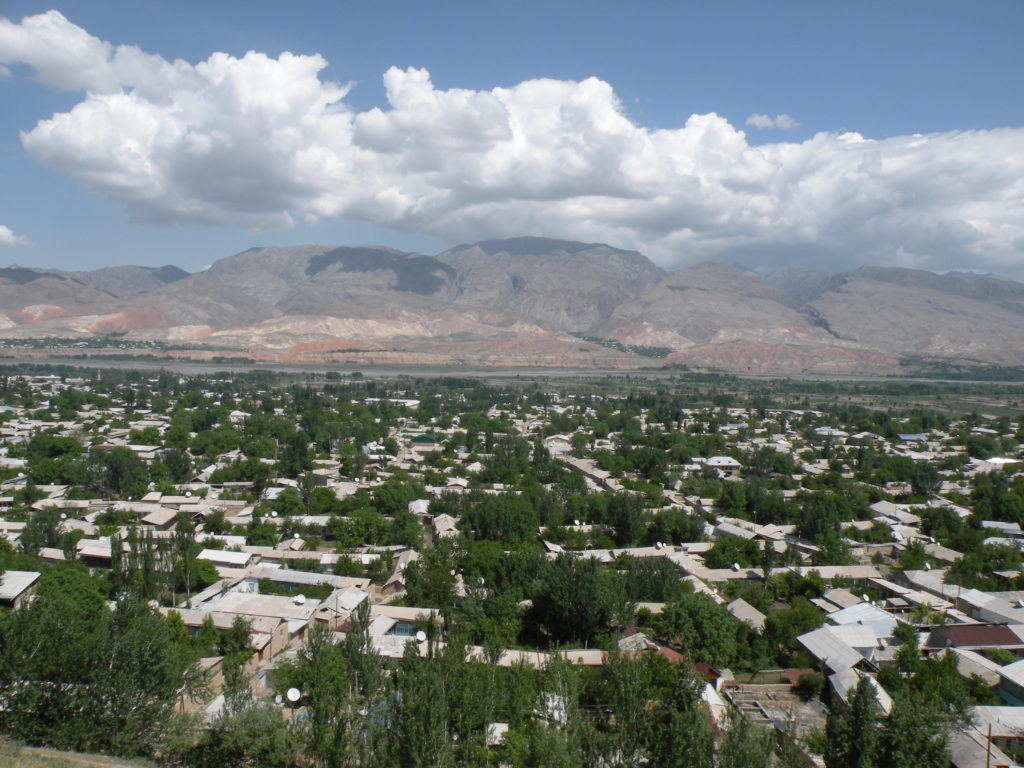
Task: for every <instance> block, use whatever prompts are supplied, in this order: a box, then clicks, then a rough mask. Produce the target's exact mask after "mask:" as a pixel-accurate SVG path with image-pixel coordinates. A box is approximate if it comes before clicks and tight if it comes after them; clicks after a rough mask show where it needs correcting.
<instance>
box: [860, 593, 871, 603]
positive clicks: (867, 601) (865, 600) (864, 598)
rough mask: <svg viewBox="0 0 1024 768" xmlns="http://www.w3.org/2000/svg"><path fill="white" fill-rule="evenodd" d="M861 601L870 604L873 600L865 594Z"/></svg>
mask: <svg viewBox="0 0 1024 768" xmlns="http://www.w3.org/2000/svg"><path fill="white" fill-rule="evenodd" d="M860 599H861V600H863V601H864V602H865V603H870V602H871V598H870V597H868V595H867V592H865V593H864V594H862V595H861V596H860Z"/></svg>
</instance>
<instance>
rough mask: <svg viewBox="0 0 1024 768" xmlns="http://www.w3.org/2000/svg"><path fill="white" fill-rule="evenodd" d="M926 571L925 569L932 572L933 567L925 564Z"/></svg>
mask: <svg viewBox="0 0 1024 768" xmlns="http://www.w3.org/2000/svg"><path fill="white" fill-rule="evenodd" d="M924 569H925V570H926V571H930V570H931V569H932V567H931V565H929V564H928V563H925V564H924Z"/></svg>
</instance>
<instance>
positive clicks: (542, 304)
mask: <svg viewBox="0 0 1024 768" xmlns="http://www.w3.org/2000/svg"><path fill="white" fill-rule="evenodd" d="M437 258H438V260H440V261H442V262H444V263H445V264H447V265H450V266H451V267H452V268H453V269H454V272H455V274H456V275H457V277H456V284H457V286H458V293H457V295H456V297H455V299H454V303H455V304H457V305H459V306H466V307H481V308H488V309H491V310H494V311H498V312H507V313H509V314H514V315H520V316H522V317H529V318H531V319H532V320H535V321H536V322H538V323H540V324H542V325H544V326H547V327H550V328H557V329H559V330H565V331H572V332H585V331H590V330H592V329H593V328H594V326H596V325H597V324H599V323H601V322H602V321H604V320H606V319H607V318H608V317H610V316H611V314H612V312H614V311H615V309H616V308H617V307H618V306H619V305H621V304H622V303H623V302H627V301H630V300H632V299H635V298H637V297H639V296H640V295H642V294H643V293H644V291H645V290H647V289H648V288H650V287H652V286H653V285H655V284H656V283H657V282H658V280H659V279H661V277H662V276H663V275H664V272H662V270H661V269H659V268H658V267H657V266H655V265H654V263H653V262H652V261H651V260H650V259H648V258H647V257H646V256H643V255H641V254H639V253H637V252H636V251H623V250H620V249H618V248H612V247H610V246H607V245H602V244H600V243H590V244H587V243H576V242H569V241H565V240H552V239H550V238H543V237H516V238H512V239H509V240H488V241H485V242H482V243H476V244H474V245H460V246H457V247H455V248H452V249H451V250H449V251H445V252H444V253H442V254H441V255H439V256H438V257H437Z"/></svg>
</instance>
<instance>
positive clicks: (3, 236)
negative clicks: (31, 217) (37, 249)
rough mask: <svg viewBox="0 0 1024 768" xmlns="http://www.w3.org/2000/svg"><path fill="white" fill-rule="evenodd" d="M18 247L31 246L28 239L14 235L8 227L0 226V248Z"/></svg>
mask: <svg viewBox="0 0 1024 768" xmlns="http://www.w3.org/2000/svg"><path fill="white" fill-rule="evenodd" d="M19 245H31V243H29V241H28V238H26V237H21V236H20V235H16V234H14V233H13V232H12V231H11V228H10V227H5V226H4V225H3V224H0V248H14V247H15V246H19Z"/></svg>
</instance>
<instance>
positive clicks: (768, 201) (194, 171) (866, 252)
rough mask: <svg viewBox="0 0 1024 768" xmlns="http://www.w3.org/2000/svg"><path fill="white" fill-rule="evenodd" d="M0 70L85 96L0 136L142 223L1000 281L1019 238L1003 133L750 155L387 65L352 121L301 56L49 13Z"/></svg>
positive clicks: (810, 143) (1010, 142)
mask: <svg viewBox="0 0 1024 768" xmlns="http://www.w3.org/2000/svg"><path fill="white" fill-rule="evenodd" d="M14 62H20V63H23V64H25V65H28V66H29V67H32V68H34V70H35V71H36V73H37V76H38V78H39V79H40V80H41V81H42V82H44V83H46V84H47V85H50V86H52V87H57V88H66V89H77V90H82V91H84V92H85V94H84V96H83V97H82V100H81V101H80V102H79V103H78V104H77V105H76V106H75V107H74V108H73V109H71V110H70V111H68V112H65V113H60V114H56V115H54V116H53V117H51V118H49V119H45V120H41V121H40V122H39V123H38V124H37V125H36V126H35V127H34V128H33V129H32V130H30V131H28V132H26V133H23V134H22V144H23V147H24V148H25V150H26V151H27V152H28V153H29V155H30V156H31V157H33V158H34V159H36V160H37V161H39V162H41V163H44V164H46V165H48V166H50V167H52V168H55V169H58V170H61V171H63V172H65V173H67V174H69V175H70V176H72V177H73V178H75V179H76V180H77V181H79V182H80V183H81V184H83V185H85V186H86V187H88V188H90V189H92V190H94V191H95V192H96V193H98V194H102V195H105V196H106V197H109V198H112V199H114V200H118V201H121V202H123V203H124V204H125V205H126V206H127V207H128V208H129V209H130V210H131V212H132V214H133V216H134V217H135V218H136V219H137V220H140V221H145V222H149V223H154V224H172V223H175V222H204V223H208V224H214V225H229V226H243V227H250V228H254V229H269V228H277V227H284V226H288V225H290V224H291V222H292V221H293V220H295V219H298V220H303V221H316V220H317V219H323V218H338V219H345V220H361V221H367V222H372V223H375V224H379V225H385V226H390V227H397V228H402V229H406V230H410V231H418V232H424V233H429V234H431V235H434V236H436V237H438V238H440V239H442V240H446V241H449V242H459V241H469V240H475V239H483V238H492V237H504V236H511V235H521V234H543V235H547V236H553V237H566V238H573V239H579V240H587V241H603V242H607V243H610V244H613V245H618V246H622V247H629V248H637V249H639V250H642V251H643V252H644V253H647V254H648V255H649V256H651V257H652V258H654V259H655V260H657V261H659V262H661V263H663V264H666V265H674V264H684V263H693V262H697V261H702V260H707V259H733V260H741V261H747V262H757V263H767V262H772V261H779V262H783V263H785V262H789V261H810V260H817V261H818V262H819V263H822V264H824V265H826V266H848V265H851V264H855V263H882V264H904V265H908V266H920V267H925V268H932V269H949V268H958V267H963V266H965V265H968V266H970V267H971V268H975V269H983V270H986V271H987V270H991V271H994V272H1007V271H1010V270H1015V269H1019V266H1018V265H1019V262H1020V254H1021V252H1022V250H1024V129H1018V128H1007V129H1000V130H992V131H966V132H950V133H941V134H931V135H924V136H920V135H918V136H900V137H893V138H888V139H883V140H877V141H874V140H868V139H865V138H863V137H861V136H859V135H858V134H854V133H844V134H835V133H819V134H817V135H816V136H814V137H813V138H810V139H808V140H806V141H803V142H800V143H793V142H780V143H768V144H761V145H756V146H754V145H751V144H749V143H748V141H747V138H746V135H745V134H744V132H743V131H741V130H738V129H737V128H735V127H734V126H732V125H731V124H730V123H729V122H728V121H727V120H725V119H723V118H721V117H719V116H718V115H715V114H708V115H693V116H691V117H690V118H689V119H688V120H687V122H686V124H685V125H683V126H682V127H680V128H675V129H665V130H652V129H648V128H645V127H643V126H640V125H637V124H636V123H634V122H633V121H632V120H631V119H630V118H629V117H627V115H626V114H625V111H624V109H623V108H622V105H621V104H620V102H619V100H618V98H617V97H616V95H615V93H614V91H613V89H612V87H611V86H610V85H609V84H608V83H606V82H603V81H601V80H598V79H595V78H589V79H587V80H583V81H582V82H569V81H559V80H547V79H540V80H530V81H526V82H522V83H519V84H518V85H515V86H513V87H510V88H495V89H493V90H490V91H472V90H461V89H451V90H439V89H437V88H435V87H434V86H433V84H432V83H431V81H430V76H429V74H428V73H427V72H426V71H425V70H420V69H407V70H401V69H396V68H392V69H390V70H388V71H387V72H386V73H385V75H384V84H385V87H386V92H387V99H388V106H387V107H386V108H382V109H381V108H377V109H371V110H368V111H366V112H357V111H355V110H353V109H352V108H351V107H349V106H348V104H347V103H346V101H345V97H346V95H347V92H348V86H345V85H340V84H337V83H332V82H327V81H324V80H322V79H321V78H320V71H321V70H322V69H323V68H324V66H325V65H326V62H325V61H324V59H323V58H321V57H320V56H297V55H292V54H289V53H284V54H282V55H281V56H279V57H278V58H271V57H268V56H266V55H264V54H260V53H254V52H250V53H248V54H246V55H245V56H242V57H241V58H236V57H233V56H229V55H227V54H223V53H215V54H213V55H211V56H210V57H209V58H208V59H207V60H206V61H203V62H200V63H198V64H195V65H193V64H189V63H187V62H183V61H180V60H179V61H174V62H169V61H166V60H164V59H162V58H160V57H158V56H153V55H150V54H147V53H145V52H143V51H141V50H139V49H138V48H136V47H134V46H112V45H110V44H108V43H105V42H103V41H100V40H98V39H97V38H95V37H92V36H91V35H89V34H88V33H87V32H85V31H84V30H82V29H80V28H79V27H77V26H75V25H73V24H71V23H70V22H68V21H67V20H66V19H64V17H63V16H61V15H60V14H59V13H57V12H56V11H51V12H49V13H46V14H43V15H41V16H35V17H29V18H27V19H25V20H23V21H22V22H21V23H18V24H15V23H12V22H9V21H5V20H0V63H8V64H10V63H14ZM755 118H757V122H754V123H752V122H751V121H753V120H754V119H755ZM761 118H764V120H762V119H761ZM748 123H750V124H753V125H755V126H756V125H757V123H764V125H765V127H776V128H783V129H785V128H789V127H793V126H795V125H796V123H795V121H793V120H792V118H790V117H788V116H786V115H776V116H775V117H774V118H772V117H770V116H767V115H760V116H758V115H752V116H751V118H749V119H748ZM769 123H770V126H769V125H768V124H769Z"/></svg>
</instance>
